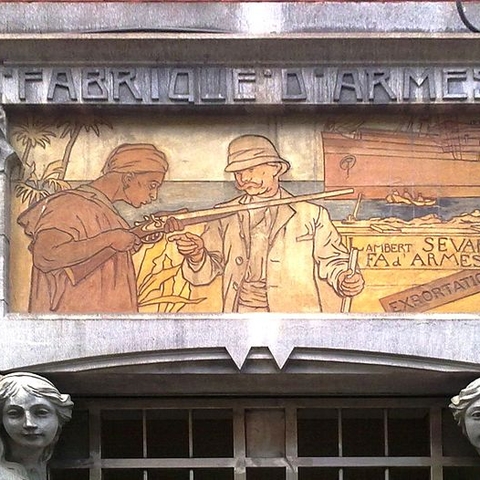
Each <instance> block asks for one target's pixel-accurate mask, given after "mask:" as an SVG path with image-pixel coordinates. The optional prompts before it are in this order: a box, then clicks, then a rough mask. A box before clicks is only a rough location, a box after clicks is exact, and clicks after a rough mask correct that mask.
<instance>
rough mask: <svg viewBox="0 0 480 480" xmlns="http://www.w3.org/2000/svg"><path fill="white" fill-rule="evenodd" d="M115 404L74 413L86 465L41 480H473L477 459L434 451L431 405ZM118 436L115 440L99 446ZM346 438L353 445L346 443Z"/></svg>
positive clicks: (441, 420)
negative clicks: (81, 420) (84, 418)
mask: <svg viewBox="0 0 480 480" xmlns="http://www.w3.org/2000/svg"><path fill="white" fill-rule="evenodd" d="M116 403H117V402H112V403H111V404H109V402H106V401H103V404H102V405H101V406H99V404H98V403H97V404H94V403H91V402H86V403H85V404H84V405H83V406H82V408H83V409H84V412H87V414H88V432H87V433H88V435H87V437H86V438H88V440H89V451H90V456H89V458H84V457H85V455H83V458H73V457H72V458H69V457H68V452H67V454H66V455H67V456H66V457H65V456H64V457H62V458H60V459H57V460H55V462H54V463H53V467H52V472H51V480H66V479H67V478H68V479H70V478H72V479H74V480H77V479H78V480H110V479H112V480H113V479H115V480H121V479H122V478H129V480H137V479H138V480H186V479H187V478H188V480H206V479H207V478H208V480H257V478H262V479H263V478H265V479H267V478H268V479H269V480H270V479H272V480H273V479H276V478H279V479H282V480H297V479H298V480H310V479H315V480H331V479H332V480H333V478H335V480H363V479H364V478H365V479H367V478H368V480H376V479H378V480H380V479H381V480H407V479H408V480H470V479H471V478H473V477H475V480H478V478H480V459H479V458H478V457H477V456H475V455H474V454H473V455H472V456H455V455H454V454H452V453H451V452H450V453H448V452H447V451H448V445H443V443H442V433H443V432H444V431H446V430H445V428H447V427H445V424H446V422H447V421H448V418H449V417H448V415H446V414H445V413H444V414H443V415H442V405H439V404H438V403H437V404H436V405H434V406H430V408H426V405H425V403H423V402H419V404H418V406H416V405H415V403H413V402H412V403H410V405H408V408H407V407H406V406H405V403H403V402H402V401H401V400H392V401H391V402H388V401H387V402H384V405H381V404H379V402H378V399H377V400H376V401H375V402H373V403H374V407H372V402H369V401H368V400H366V399H364V400H363V407H362V404H361V403H360V402H358V401H355V402H352V403H349V402H346V403H345V404H344V405H342V406H341V407H338V406H335V403H336V401H335V400H334V399H332V400H331V402H324V401H322V402H318V404H316V403H315V401H312V400H311V399H309V400H308V401H305V402H302V401H301V399H300V401H296V400H293V399H289V400H285V401H279V399H275V400H274V401H272V402H269V401H268V400H265V401H254V402H250V400H247V401H242V400H240V399H236V400H231V401H230V402H219V403H218V404H217V405H210V406H209V405H208V404H206V403H204V402H202V401H200V402H196V401H195V400H193V401H190V408H184V407H187V406H188V405H187V404H186V402H184V403H183V404H182V403H180V404H177V405H178V407H181V408H178V407H177V408H173V405H172V406H171V407H170V406H167V408H165V405H164V404H162V402H161V401H159V402H158V403H156V402H151V401H149V402H148V407H147V408H138V407H139V406H141V402H139V401H138V400H135V401H134V402H131V403H130V402H129V401H125V402H124V403H123V405H122V408H117V405H116ZM212 403H215V402H212ZM339 403H342V402H339ZM337 405H338V403H337ZM443 405H445V403H444V404H443ZM128 407H130V408H128ZM447 414H448V412H447ZM125 425H126V427H125ZM182 425H184V427H182ZM124 427H125V428H126V430H127V436H126V437H125V439H123V440H122V439H121V438H120V439H119V438H113V439H112V438H109V435H110V436H113V437H118V436H119V435H120V433H121V432H122V428H124ZM164 427H167V428H166V429H165V428H164ZM323 427H325V428H323ZM183 428H184V430H182V429H183ZM448 428H450V430H451V431H449V434H448V436H447V437H445V439H446V441H447V443H448V442H450V443H452V442H456V441H457V437H461V433H460V431H459V430H458V431H456V430H454V429H451V427H450V426H449V427H448ZM129 429H130V430H131V432H133V435H129V434H128V430H129ZM165 430H166V431H167V433H165ZM176 430H178V432H177V434H176V435H174V436H173V440H174V441H173V443H174V448H173V449H172V448H171V449H170V450H169V449H168V448H167V449H165V448H163V447H162V445H164V444H165V443H168V441H167V440H168V435H170V433H168V432H174V431H176ZM182 431H183V433H182ZM131 432H130V433H131ZM355 434H358V436H359V438H358V439H353V440H352V437H353V436H354V435H355ZM84 437H85V436H84ZM325 437H328V438H325ZM69 438H70V439H71V438H72V436H71V435H70V437H69ZM166 439H167V440H166ZM124 442H127V447H126V446H125V445H123V443H124ZM135 442H137V444H138V445H137V446H135V445H134V444H135ZM182 444H184V445H185V446H184V447H182ZM155 445H157V446H155ZM159 445H160V446H159ZM247 445H248V447H247ZM87 448H88V447H87ZM116 449H118V451H119V452H120V454H119V455H117V454H116V451H115V450H116ZM64 450H65V449H64ZM74 450H75V452H80V451H85V449H84V448H83V447H82V448H80V447H79V448H76V449H74ZM174 450H175V451H174ZM132 452H133V453H132ZM175 452H177V453H178V452H180V453H179V454H178V455H176V454H175ZM182 452H183V453H182ZM418 452H419V453H418ZM446 452H447V453H446ZM70 474H71V475H72V476H71V477H70V476H69V475H70ZM265 475H266V476H265ZM472 476H473V477H472Z"/></svg>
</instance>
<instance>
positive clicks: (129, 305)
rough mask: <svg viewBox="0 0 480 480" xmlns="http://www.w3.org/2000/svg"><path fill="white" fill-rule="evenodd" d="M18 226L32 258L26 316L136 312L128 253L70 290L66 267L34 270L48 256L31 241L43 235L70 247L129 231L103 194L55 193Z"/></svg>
mask: <svg viewBox="0 0 480 480" xmlns="http://www.w3.org/2000/svg"><path fill="white" fill-rule="evenodd" d="M18 223H19V224H20V225H21V226H22V227H23V228H24V229H25V233H26V234H27V235H28V236H29V237H31V238H32V243H31V244H30V247H29V248H30V250H31V251H32V253H33V269H32V280H31V289H30V302H29V312H35V313H41V312H55V313H62V312H64V313H93V312H104V313H109V312H137V311H138V305H137V290H136V281H135V270H134V267H133V262H132V257H131V253H130V252H117V253H116V254H115V255H114V256H113V257H111V258H110V259H109V260H107V261H106V262H105V263H103V264H102V265H100V266H99V267H97V268H96V269H95V270H93V271H92V272H91V273H89V274H88V275H86V276H85V277H84V278H81V279H80V280H79V281H78V279H77V281H76V282H75V284H74V283H73V282H72V280H71V279H70V277H69V268H68V266H67V265H66V266H65V268H60V269H56V270H50V271H42V270H40V269H39V268H38V267H37V266H36V264H37V262H36V260H37V259H36V258H35V257H36V256H42V255H43V256H44V257H43V258H42V259H41V260H43V259H45V256H46V255H47V252H40V251H39V249H38V248H37V249H35V239H36V237H37V235H38V233H39V232H41V231H42V230H49V229H56V230H60V231H61V232H64V233H66V234H68V235H70V236H71V237H72V239H73V241H79V240H85V239H87V238H92V237H94V236H96V235H98V234H100V233H102V232H106V231H108V230H114V229H118V228H123V229H127V228H129V226H128V224H127V223H126V222H125V220H123V218H121V217H120V216H119V215H118V213H117V211H116V210H115V208H114V206H113V205H112V203H111V202H110V201H109V200H108V198H107V197H106V196H105V195H103V193H101V192H100V191H98V190H96V189H94V188H92V187H90V186H88V185H87V186H82V187H79V188H77V189H75V190H69V191H64V192H60V193H58V194H56V195H52V196H51V197H48V198H47V199H45V200H43V201H41V202H39V203H37V204H35V205H33V206H32V207H30V208H29V209H28V210H26V211H25V212H24V213H22V214H21V215H20V216H19V218H18ZM38 260H40V259H38ZM41 263H43V264H45V262H41Z"/></svg>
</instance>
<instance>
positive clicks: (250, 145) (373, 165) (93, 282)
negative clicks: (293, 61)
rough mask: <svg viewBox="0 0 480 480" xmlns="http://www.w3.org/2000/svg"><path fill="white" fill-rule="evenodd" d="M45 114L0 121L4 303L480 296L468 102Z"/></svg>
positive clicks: (238, 303)
mask: <svg viewBox="0 0 480 480" xmlns="http://www.w3.org/2000/svg"><path fill="white" fill-rule="evenodd" d="M52 118H55V120H48V121H47V120H45V119H44V118H41V117H40V116H37V115H36V114H35V112H32V111H30V112H29V113H28V114H20V113H18V114H17V115H16V116H15V117H13V118H12V120H11V121H12V128H11V141H12V144H13V145H14V146H15V147H16V149H17V152H19V154H20V156H21V163H22V167H21V170H20V171H19V172H18V175H17V179H16V180H15V181H14V184H13V185H12V203H13V207H12V210H13V215H12V242H14V245H15V247H14V248H12V249H11V251H12V253H11V296H12V306H13V310H15V311H19V312H27V311H29V312H45V313H82V312H85V313H90V312H106V313H108V312H151V313H176V312H182V313H192V312H239V313H250V312H298V313H311V312H328V313H333V312H344V313H348V312H363V313H374V312H401V313H411V312H473V311H477V310H478V308H477V307H476V304H477V301H478V295H479V293H480V209H479V208H478V197H479V196H480V185H479V184H478V178H480V175H479V174H480V121H479V120H478V119H476V118H474V117H466V116H462V117H458V118H457V117H456V116H454V115H448V116H438V115H437V116H414V115H408V114H402V115H400V114H399V115H388V116H387V115H380V114H370V115H363V116H360V115H354V114H348V115H347V114H342V115H339V114H335V115H333V114H332V115H322V116H320V115H305V116H302V115H289V116H263V117H262V116H256V117H255V118H252V117H250V116H221V117H220V116H214V115H210V116H200V115H190V116H187V117H186V116H182V117H180V116H175V115H171V116H168V117H167V116H165V115H160V114H157V115H155V114H142V115H141V116H138V117H134V116H131V115H125V116H122V115H118V114H116V115H110V116H100V114H99V113H98V112H97V111H95V112H94V113H89V114H77V113H74V112H71V111H70V113H69V116H67V117H62V116H58V115H56V114H52ZM26 265H28V267H26Z"/></svg>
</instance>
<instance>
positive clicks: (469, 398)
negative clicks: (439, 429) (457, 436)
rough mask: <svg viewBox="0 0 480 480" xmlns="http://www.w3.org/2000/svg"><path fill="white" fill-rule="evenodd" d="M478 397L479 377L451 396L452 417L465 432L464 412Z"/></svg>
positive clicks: (479, 392) (479, 395)
mask: <svg viewBox="0 0 480 480" xmlns="http://www.w3.org/2000/svg"><path fill="white" fill-rule="evenodd" d="M479 399H480V378H477V379H476V380H474V381H473V382H471V383H469V384H468V385H467V386H466V387H465V388H464V389H463V390H461V391H460V393H459V394H458V395H455V396H454V397H452V398H451V402H452V403H450V405H449V407H450V410H451V411H452V414H453V418H454V419H455V420H456V422H457V423H458V425H459V426H460V427H461V428H462V431H463V433H466V432H465V414H466V411H467V408H468V407H469V406H470V405H471V404H472V403H473V402H474V401H475V400H479Z"/></svg>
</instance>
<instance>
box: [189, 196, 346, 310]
mask: <svg viewBox="0 0 480 480" xmlns="http://www.w3.org/2000/svg"><path fill="white" fill-rule="evenodd" d="M280 193H281V197H282V198H286V197H291V196H292V195H291V194H290V193H288V192H287V191H286V190H283V189H281V190H280ZM242 203H245V196H242V197H239V198H236V199H234V200H232V201H231V202H228V203H226V204H225V205H236V204H242ZM273 208H277V209H278V210H277V215H276V217H275V222H274V224H273V226H272V229H271V232H270V235H269V249H268V256H267V274H266V281H267V298H268V305H269V310H270V311H271V312H319V311H327V312H335V311H340V305H341V297H340V296H339V295H338V293H337V292H338V277H339V275H340V273H342V272H344V271H346V270H347V269H348V251H347V249H346V247H345V246H344V245H343V244H342V240H341V237H340V234H339V233H338V232H337V230H336V229H335V227H334V226H333V224H332V222H331V220H330V217H329V215H328V212H327V210H326V209H325V208H323V207H320V206H317V205H314V204H313V203H308V202H298V203H292V204H289V205H281V206H278V207H273ZM202 239H203V241H204V244H205V248H206V250H207V256H206V258H205V261H204V262H203V264H202V265H201V266H200V267H199V268H197V269H195V270H194V269H193V268H192V266H191V265H189V264H188V262H187V261H185V262H184V263H183V265H182V270H183V275H184V277H185V279H186V280H187V281H189V282H190V283H191V284H193V285H208V284H209V283H211V282H212V281H213V280H214V278H216V277H217V276H219V275H223V311H224V312H235V311H237V301H238V298H237V294H238V292H239V290H240V288H241V284H242V282H243V280H244V277H245V272H246V269H247V265H248V258H249V256H250V227H249V214H248V212H239V213H237V214H235V215H232V216H230V217H227V218H224V219H221V220H217V221H214V222H210V223H208V224H207V226H206V228H205V230H204V233H203V234H202Z"/></svg>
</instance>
